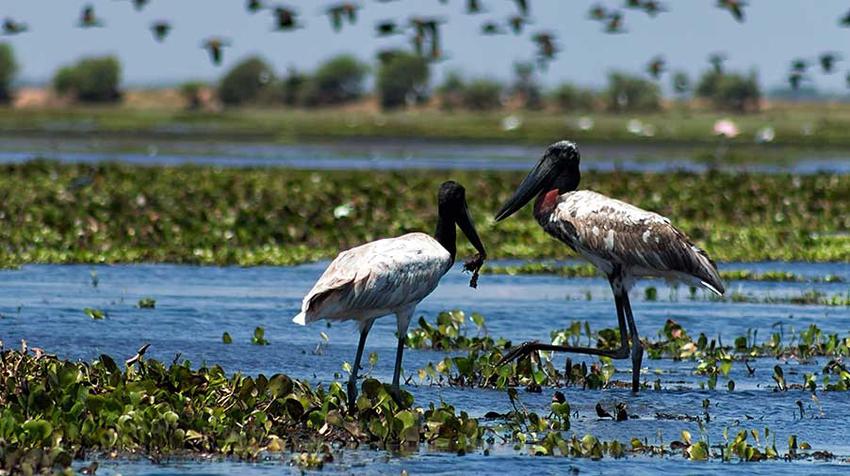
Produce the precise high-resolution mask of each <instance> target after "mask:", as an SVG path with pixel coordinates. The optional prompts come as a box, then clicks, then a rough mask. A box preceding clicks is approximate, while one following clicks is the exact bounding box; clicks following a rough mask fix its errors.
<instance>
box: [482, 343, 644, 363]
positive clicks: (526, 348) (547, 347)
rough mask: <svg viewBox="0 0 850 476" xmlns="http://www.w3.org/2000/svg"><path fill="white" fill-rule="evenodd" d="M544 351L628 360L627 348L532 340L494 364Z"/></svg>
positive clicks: (641, 353)
mask: <svg viewBox="0 0 850 476" xmlns="http://www.w3.org/2000/svg"><path fill="white" fill-rule="evenodd" d="M538 350H544V351H547V352H572V353H575V354H589V355H601V356H604V357H610V358H612V359H628V358H629V348H628V347H620V348H619V349H617V350H604V349H594V348H592V347H570V346H567V345H554V344H544V343H542V342H540V341H536V340H532V341H528V342H523V343H522V344H520V345H518V346H516V347H514V348H513V349H511V350H510V351H509V352H508V353H507V354H505V356H504V357H502V359H501V360H499V363H497V364H496V366H497V367H500V366H502V365H505V364H507V363H508V362H511V361H514V360H516V359H519V358H520V357H523V356H525V355H528V354H530V353H532V352H535V351H538ZM640 351H641V352H640V356H641V357H642V356H643V349H640ZM634 359H635V356H634V355H633V356H632V361H633V362H634Z"/></svg>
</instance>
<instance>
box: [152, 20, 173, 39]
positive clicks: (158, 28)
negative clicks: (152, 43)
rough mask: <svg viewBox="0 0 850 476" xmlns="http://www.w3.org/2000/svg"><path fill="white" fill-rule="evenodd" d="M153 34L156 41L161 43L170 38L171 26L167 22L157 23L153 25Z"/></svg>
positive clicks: (159, 21)
mask: <svg viewBox="0 0 850 476" xmlns="http://www.w3.org/2000/svg"><path fill="white" fill-rule="evenodd" d="M151 32H152V33H153V37H154V38H155V39H156V41H159V42H160V43H161V42H162V41H163V40H165V37H166V36H168V33H170V32H171V24H170V23H168V22H167V21H165V20H158V21H155V22H153V23H151Z"/></svg>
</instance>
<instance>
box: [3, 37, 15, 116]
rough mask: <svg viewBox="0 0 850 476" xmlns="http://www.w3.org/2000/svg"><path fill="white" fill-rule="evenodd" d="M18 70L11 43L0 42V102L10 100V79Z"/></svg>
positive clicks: (11, 79) (12, 79)
mask: <svg viewBox="0 0 850 476" xmlns="http://www.w3.org/2000/svg"><path fill="white" fill-rule="evenodd" d="M17 72H18V65H17V63H16V62H15V53H14V51H13V50H12V45H10V44H8V43H0V104H6V103H9V102H11V101H12V81H14V79H15V74H17Z"/></svg>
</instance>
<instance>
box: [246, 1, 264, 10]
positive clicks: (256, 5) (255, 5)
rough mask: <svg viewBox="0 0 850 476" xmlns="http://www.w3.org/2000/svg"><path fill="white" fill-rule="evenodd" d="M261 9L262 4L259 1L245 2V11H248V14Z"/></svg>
mask: <svg viewBox="0 0 850 476" xmlns="http://www.w3.org/2000/svg"><path fill="white" fill-rule="evenodd" d="M262 9H263V2H261V1H260V0H248V1H247V2H245V10H248V12H249V13H257V12H258V11H260V10H262Z"/></svg>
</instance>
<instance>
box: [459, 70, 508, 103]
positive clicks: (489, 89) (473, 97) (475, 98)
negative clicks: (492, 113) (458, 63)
mask: <svg viewBox="0 0 850 476" xmlns="http://www.w3.org/2000/svg"><path fill="white" fill-rule="evenodd" d="M503 89H504V88H503V87H502V85H501V83H499V82H498V81H493V80H491V79H483V78H482V79H476V80H473V81H471V82H469V83H468V84H467V85H466V87H464V89H463V105H464V106H465V107H467V108H469V109H473V110H477V111H486V110H491V109H498V108H499V107H501V105H502V90H503Z"/></svg>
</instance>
